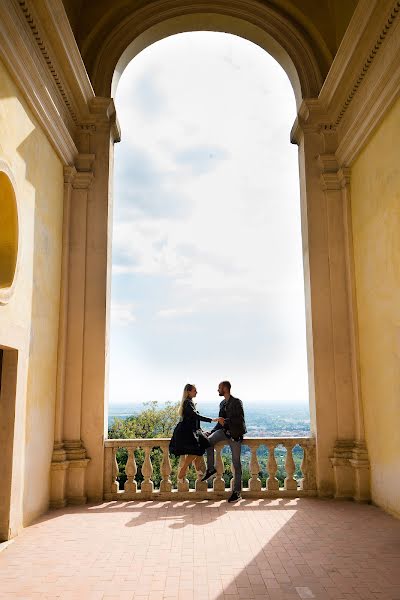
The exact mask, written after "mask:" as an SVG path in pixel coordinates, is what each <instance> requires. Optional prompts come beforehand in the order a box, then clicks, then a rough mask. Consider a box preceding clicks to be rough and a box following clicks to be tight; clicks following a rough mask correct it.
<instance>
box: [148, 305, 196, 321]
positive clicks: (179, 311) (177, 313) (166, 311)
mask: <svg viewBox="0 0 400 600" xmlns="http://www.w3.org/2000/svg"><path fill="white" fill-rule="evenodd" d="M193 312H194V310H193V308H162V309H161V310H159V311H157V313H156V317H157V318H159V319H174V318H176V317H182V316H184V315H191V314H193Z"/></svg>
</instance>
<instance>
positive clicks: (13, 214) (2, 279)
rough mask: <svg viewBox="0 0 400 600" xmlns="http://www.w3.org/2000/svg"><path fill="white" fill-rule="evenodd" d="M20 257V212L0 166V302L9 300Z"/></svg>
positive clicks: (5, 174) (9, 181) (10, 185)
mask: <svg viewBox="0 0 400 600" xmlns="http://www.w3.org/2000/svg"><path fill="white" fill-rule="evenodd" d="M17 256H18V212H17V203H16V197H15V191H14V187H13V184H12V182H11V179H10V177H9V176H8V174H7V173H6V172H5V171H4V170H2V169H1V165H0V302H5V301H6V300H8V297H9V294H10V288H11V287H12V285H13V282H14V278H15V272H16V266H17Z"/></svg>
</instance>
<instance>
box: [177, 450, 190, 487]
mask: <svg viewBox="0 0 400 600" xmlns="http://www.w3.org/2000/svg"><path fill="white" fill-rule="evenodd" d="M185 458H186V456H181V457H180V459H179V465H178V473H179V471H180V470H181V469H182V466H183V463H184V462H185ZM188 491H189V479H188V478H187V477H186V476H185V477H184V479H179V478H178V492H188Z"/></svg>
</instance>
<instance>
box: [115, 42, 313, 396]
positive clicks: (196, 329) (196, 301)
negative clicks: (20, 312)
mask: <svg viewBox="0 0 400 600" xmlns="http://www.w3.org/2000/svg"><path fill="white" fill-rule="evenodd" d="M116 106H117V113H118V118H119V121H120V124H121V128H122V141H121V143H120V144H118V145H117V146H116V148H115V179H114V226H113V277H112V305H111V343H110V377H109V398H110V403H139V402H144V401H148V400H159V401H160V402H165V401H167V400H171V401H177V400H178V399H179V398H180V395H181V392H182V389H183V387H184V385H185V383H187V382H191V383H195V384H196V385H197V387H198V391H199V394H198V399H199V400H200V399H201V400H202V401H204V402H210V401H213V400H214V399H216V398H217V394H216V387H217V384H218V382H219V381H220V380H222V379H230V380H231V382H232V386H233V387H232V392H233V393H234V395H237V396H239V397H240V398H242V399H243V400H248V401H251V402H258V401H259V402H274V403H276V402H284V403H293V402H304V403H305V402H307V399H308V385H307V362H306V341H305V317H304V292H303V288H304V285H303V270H302V251H301V231H300V208H299V182H298V165H297V148H296V147H295V146H292V145H291V144H290V142H289V133H290V128H291V126H292V124H293V121H294V118H295V113H296V110H295V100H294V95H293V91H292V88H291V85H290V83H289V80H288V78H287V76H286V74H285V73H284V71H283V70H282V68H281V67H280V66H279V65H278V64H277V63H276V62H275V60H274V59H272V58H271V57H270V56H269V55H268V54H267V53H266V52H265V51H263V50H262V49H260V48H259V47H257V46H255V45H254V44H252V43H250V42H247V41H246V40H243V39H241V38H238V37H236V36H232V35H227V34H219V33H210V32H196V33H188V34H181V35H177V36H172V37H169V38H167V39H165V40H162V41H161V42H158V43H157V44H154V45H153V46H150V47H149V48H147V49H146V50H144V51H143V52H141V53H140V54H139V55H138V56H137V57H136V58H135V59H134V60H133V61H132V62H131V63H130V64H129V65H128V67H127V68H126V70H125V72H124V73H123V75H122V77H121V80H120V82H119V85H118V89H117V95H116Z"/></svg>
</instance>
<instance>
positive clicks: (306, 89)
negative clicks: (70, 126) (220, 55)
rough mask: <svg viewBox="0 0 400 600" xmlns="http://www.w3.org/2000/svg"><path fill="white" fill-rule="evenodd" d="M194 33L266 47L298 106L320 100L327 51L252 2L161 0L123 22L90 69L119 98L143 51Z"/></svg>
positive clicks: (96, 83)
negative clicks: (210, 33)
mask: <svg viewBox="0 0 400 600" xmlns="http://www.w3.org/2000/svg"><path fill="white" fill-rule="evenodd" d="M189 31H217V32H224V33H231V34H234V35H238V36H240V37H243V38H245V39H248V40H249V41H252V42H253V43H255V44H257V45H258V46H260V47H262V48H263V49H265V50H266V51H267V52H268V53H269V54H271V55H272V56H273V57H274V58H275V59H276V60H277V61H278V62H279V63H280V64H281V66H282V67H283V69H284V70H285V71H286V73H287V75H288V77H289V79H290V81H291V83H292V86H293V90H294V93H295V96H296V102H297V105H298V106H300V104H301V101H302V99H304V98H313V97H316V96H317V95H318V93H319V91H320V89H321V87H322V83H323V74H322V72H321V68H320V65H321V63H322V64H324V71H325V70H327V58H326V52H324V50H323V49H321V50H320V52H319V56H316V52H315V50H314V49H313V46H312V44H311V42H310V41H309V40H308V39H307V37H306V35H305V34H304V33H303V31H302V29H301V28H300V27H299V26H298V25H296V24H294V23H293V22H292V21H291V20H290V19H289V18H288V17H286V16H284V15H282V14H281V13H280V12H279V11H278V10H276V9H275V8H273V7H271V6H265V5H261V4H260V3H256V2H254V1H251V0H250V1H249V0H236V1H235V2H226V1H225V0H218V1H217V2H216V1H210V0H206V1H202V2H200V1H197V0H196V1H191V2H176V1H175V0H167V1H165V0H159V1H158V2H154V3H151V5H149V6H146V7H144V8H142V9H139V10H137V11H135V12H133V13H132V14H131V15H129V17H127V18H125V19H124V20H123V21H122V22H121V23H119V24H117V25H116V26H115V27H114V28H113V29H112V30H111V31H110V33H109V34H108V36H107V37H106V38H105V39H104V41H103V43H102V44H101V46H100V48H98V47H97V53H96V58H95V61H94V62H93V64H92V67H91V68H89V70H90V76H91V81H92V83H93V87H94V89H95V91H96V94H97V95H99V96H103V97H108V96H110V95H113V94H114V92H115V89H116V85H117V83H118V80H119V77H120V75H121V74H122V72H123V70H124V69H125V67H126V66H127V64H128V63H129V62H130V61H131V60H132V59H133V58H134V57H135V56H136V55H137V54H138V53H139V52H141V50H143V49H144V48H146V47H147V46H149V45H151V44H153V43H155V42H156V41H159V40H161V39H163V38H165V37H168V36H171V35H174V34H177V33H183V32H189ZM96 42H97V37H95V38H92V39H91V40H89V41H88V45H87V46H86V52H85V49H84V53H89V50H90V46H91V45H95V44H96ZM324 74H325V73H324Z"/></svg>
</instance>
